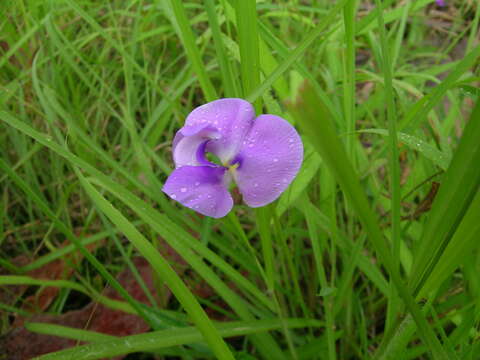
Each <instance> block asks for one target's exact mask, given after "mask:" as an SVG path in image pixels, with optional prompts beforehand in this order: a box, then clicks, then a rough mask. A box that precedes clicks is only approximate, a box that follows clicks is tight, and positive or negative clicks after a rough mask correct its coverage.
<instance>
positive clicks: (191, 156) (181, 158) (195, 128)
mask: <svg viewBox="0 0 480 360" xmlns="http://www.w3.org/2000/svg"><path fill="white" fill-rule="evenodd" d="M220 137H221V134H220V133H219V132H218V131H217V130H216V129H215V128H213V127H211V126H210V125H208V124H196V125H192V126H184V127H182V128H181V129H180V130H178V132H177V134H176V135H175V138H174V139H173V161H174V162H175V167H176V168H180V167H182V166H187V165H192V166H194V165H208V164H209V162H208V161H207V160H206V159H205V148H206V146H207V143H208V142H210V141H212V140H214V139H218V138H220Z"/></svg>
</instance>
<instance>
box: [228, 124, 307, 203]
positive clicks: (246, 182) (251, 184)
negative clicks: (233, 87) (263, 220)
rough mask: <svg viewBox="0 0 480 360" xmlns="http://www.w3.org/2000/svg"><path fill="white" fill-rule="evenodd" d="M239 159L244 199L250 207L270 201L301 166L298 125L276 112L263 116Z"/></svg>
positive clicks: (238, 178) (241, 188)
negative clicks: (293, 124) (275, 113)
mask: <svg viewBox="0 0 480 360" xmlns="http://www.w3.org/2000/svg"><path fill="white" fill-rule="evenodd" d="M236 160H237V161H238V162H239V167H238V168H237V171H236V176H235V179H236V181H237V184H238V187H239V190H240V192H241V193H242V195H243V200H244V201H245V202H246V203H247V205H249V206H251V207H259V206H264V205H266V204H268V203H271V202H272V201H274V200H275V199H276V198H278V197H279V196H280V194H281V193H282V192H283V191H284V190H285V189H286V188H287V187H288V185H289V184H290V183H291V182H292V180H293V179H294V178H295V176H296V175H297V173H298V170H299V169H300V166H301V164H302V160H303V144H302V140H301V139H300V136H299V135H298V133H297V131H296V130H295V128H294V127H293V126H292V125H290V124H289V123H288V122H287V121H286V120H284V119H282V118H281V117H278V116H275V115H260V116H259V117H257V118H256V119H255V121H254V123H253V127H252V129H251V130H250V132H249V133H248V135H247V137H246V138H245V141H244V144H243V146H242V149H241V152H240V153H239V155H238V156H237V158H236Z"/></svg>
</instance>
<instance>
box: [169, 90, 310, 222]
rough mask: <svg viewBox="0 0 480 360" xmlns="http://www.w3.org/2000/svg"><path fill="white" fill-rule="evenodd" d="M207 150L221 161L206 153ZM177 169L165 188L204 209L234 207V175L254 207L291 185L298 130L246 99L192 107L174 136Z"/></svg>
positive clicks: (298, 154)
mask: <svg viewBox="0 0 480 360" xmlns="http://www.w3.org/2000/svg"><path fill="white" fill-rule="evenodd" d="M207 153H210V154H212V155H213V156H216V157H217V158H218V161H219V162H220V163H221V165H220V164H215V163H214V162H212V161H210V160H209V159H207ZM173 160H174V162H175V170H174V171H173V172H172V174H171V175H170V176H169V177H168V179H167V181H166V183H165V185H164V186H163V189H162V190H163V191H164V192H165V193H166V194H167V195H168V196H170V197H171V198H172V199H174V200H176V201H178V202H180V203H181V204H182V205H184V206H186V207H189V208H190V209H193V210H195V211H197V212H199V213H201V214H203V215H207V216H211V217H214V218H220V217H223V216H225V215H226V214H228V212H229V211H230V210H231V209H232V206H233V199H232V197H231V195H230V193H229V191H228V188H229V185H230V183H231V181H232V180H234V181H235V182H236V184H237V186H238V188H239V190H240V193H241V194H242V196H243V200H244V201H245V202H246V203H247V205H249V206H251V207H259V206H264V205H266V204H268V203H271V202H272V201H274V200H275V199H276V198H278V197H279V196H280V194H281V193H282V192H283V191H284V190H285V189H286V188H287V187H288V185H289V184H290V183H291V182H292V180H293V178H294V177H295V176H296V174H297V172H298V170H299V169H300V165H301V163H302V160H303V145H302V141H301V139H300V136H299V135H298V133H297V131H296V130H295V129H294V128H293V126H292V125H290V124H289V123H288V122H287V121H285V120H284V119H282V118H280V117H278V116H275V115H260V116H258V117H256V118H255V111H254V109H253V107H252V105H251V104H250V103H248V102H247V101H245V100H242V99H219V100H215V101H212V102H210V103H208V104H205V105H202V106H200V107H198V108H196V109H195V110H193V111H192V112H191V113H190V114H189V115H188V117H187V119H186V121H185V125H184V126H183V127H182V128H181V129H180V130H179V131H178V132H177V134H176V135H175V138H174V139H173Z"/></svg>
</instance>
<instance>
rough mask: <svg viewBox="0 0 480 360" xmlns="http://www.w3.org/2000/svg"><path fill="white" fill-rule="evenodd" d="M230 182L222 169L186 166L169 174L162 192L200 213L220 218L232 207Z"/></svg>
mask: <svg viewBox="0 0 480 360" xmlns="http://www.w3.org/2000/svg"><path fill="white" fill-rule="evenodd" d="M229 181H230V178H229V175H228V173H226V169H225V168H222V167H211V166H183V167H181V168H178V169H176V170H174V171H173V172H172V173H171V174H170V176H169V177H168V179H167V181H166V182H165V185H164V186H163V189H162V191H163V192H165V193H166V194H167V195H168V196H169V197H170V198H172V199H174V200H176V201H178V202H179V203H181V204H182V205H184V206H186V207H188V208H190V209H193V210H195V211H197V212H199V213H200V214H203V215H207V216H211V217H214V218H220V217H223V216H225V215H227V214H228V212H229V211H230V210H231V209H232V206H233V199H232V197H231V195H230V193H229V192H228V190H227V186H228V182H229Z"/></svg>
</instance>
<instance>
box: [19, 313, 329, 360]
mask: <svg viewBox="0 0 480 360" xmlns="http://www.w3.org/2000/svg"><path fill="white" fill-rule="evenodd" d="M307 326H312V327H320V326H322V323H321V322H319V321H316V320H304V319H284V320H283V321H280V320H257V321H238V322H231V323H226V324H218V325H216V331H218V333H219V334H221V335H222V336H223V337H234V336H242V335H248V334H254V333H260V332H266V331H271V330H276V329H280V328H282V327H287V328H302V327H307ZM28 327H29V329H30V330H32V331H38V332H41V333H50V334H52V333H53V334H55V333H56V334H58V333H59V332H60V331H59V330H63V328H64V327H63V326H58V325H57V326H55V327H53V326H46V325H44V324H35V323H30V324H29V325H28ZM66 330H68V332H67V333H68V334H69V335H71V336H72V338H74V337H73V336H75V337H77V336H81V337H91V336H92V334H88V335H86V334H84V333H82V332H78V330H77V331H71V330H69V329H66ZM202 340H203V339H202V335H201V333H200V332H199V331H198V330H197V329H196V328H194V327H188V328H175V329H171V330H163V331H157V332H151V333H145V334H140V335H133V336H126V337H124V338H119V339H115V340H108V341H101V342H96V343H94V344H89V345H83V346H78V347H75V348H72V349H68V350H62V351H59V352H56V353H51V354H47V355H43V356H40V357H38V358H37V359H38V360H54V359H55V360H67V359H68V360H71V359H75V360H94V359H104V358H106V357H114V356H118V355H126V354H130V353H133V352H139V351H141V352H150V351H151V352H154V351H155V350H156V349H160V348H163V347H170V346H179V345H186V344H192V343H197V342H201V341H202Z"/></svg>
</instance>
